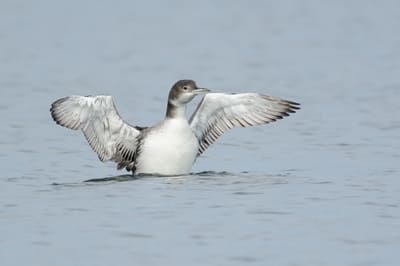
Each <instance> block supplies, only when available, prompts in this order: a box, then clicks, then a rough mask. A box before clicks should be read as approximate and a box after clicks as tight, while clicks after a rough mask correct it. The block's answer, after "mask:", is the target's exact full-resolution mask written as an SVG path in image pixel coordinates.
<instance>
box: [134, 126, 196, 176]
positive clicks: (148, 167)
mask: <svg viewBox="0 0 400 266" xmlns="http://www.w3.org/2000/svg"><path fill="white" fill-rule="evenodd" d="M198 145H199V144H198V140H197V138H196V136H195V135H194V134H193V131H192V129H191V127H190V126H189V124H188V122H187V121H186V119H167V120H165V121H164V122H163V124H162V125H160V126H158V127H156V129H155V130H154V131H153V132H150V133H149V134H148V135H147V136H146V137H145V139H144V142H143V144H142V147H141V149H140V154H139V157H138V158H137V162H136V173H138V174H139V173H146V174H160V175H183V174H188V173H190V170H191V168H192V165H193V163H194V161H195V159H196V156H197V151H198Z"/></svg>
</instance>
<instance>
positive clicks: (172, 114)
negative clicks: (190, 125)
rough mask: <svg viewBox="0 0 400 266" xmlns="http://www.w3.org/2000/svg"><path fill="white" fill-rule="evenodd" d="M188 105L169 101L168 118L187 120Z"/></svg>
mask: <svg viewBox="0 0 400 266" xmlns="http://www.w3.org/2000/svg"><path fill="white" fill-rule="evenodd" d="M185 112H186V104H177V103H174V102H172V101H168V106H167V113H166V115H165V116H166V118H185Z"/></svg>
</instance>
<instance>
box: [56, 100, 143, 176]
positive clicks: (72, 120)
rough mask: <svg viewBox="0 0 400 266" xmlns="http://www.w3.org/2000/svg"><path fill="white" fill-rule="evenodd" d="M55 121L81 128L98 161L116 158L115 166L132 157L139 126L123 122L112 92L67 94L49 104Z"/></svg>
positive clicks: (129, 162)
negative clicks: (108, 93) (105, 93)
mask: <svg viewBox="0 0 400 266" xmlns="http://www.w3.org/2000/svg"><path fill="white" fill-rule="evenodd" d="M50 112H51V116H52V117H53V119H54V121H55V122H56V123H57V124H59V125H61V126H64V127H67V128H70V129H73V130H79V129H80V130H82V132H83V135H84V136H85V138H86V140H87V141H88V143H89V145H90V147H91V148H92V149H93V151H95V152H96V153H97V155H98V157H99V159H100V160H101V161H109V160H112V161H115V162H117V163H118V168H119V169H121V168H123V167H128V166H129V165H130V164H132V163H133V162H134V160H135V152H136V149H137V145H138V136H139V135H140V132H141V130H140V129H142V128H137V127H134V126H131V125H129V124H127V123H126V122H124V121H123V120H122V118H121V117H120V115H119V114H118V111H117V109H116V107H115V104H114V101H113V100H112V97H111V96H103V95H102V96H93V97H91V96H69V97H64V98H61V99H59V100H57V101H55V102H54V103H53V104H52V105H51V109H50Z"/></svg>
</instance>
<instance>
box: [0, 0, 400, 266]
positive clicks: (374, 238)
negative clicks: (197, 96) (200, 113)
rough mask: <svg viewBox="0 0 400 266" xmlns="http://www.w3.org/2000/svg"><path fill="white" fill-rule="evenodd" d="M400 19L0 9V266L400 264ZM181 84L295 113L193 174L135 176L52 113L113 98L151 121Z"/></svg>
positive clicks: (396, 7)
mask: <svg viewBox="0 0 400 266" xmlns="http://www.w3.org/2000/svg"><path fill="white" fill-rule="evenodd" d="M399 12H400V4H399V3H398V2H397V1H384V2H379V3H378V2H374V1H335V2H332V1H318V2H316V1H301V2H299V1H281V2H279V3H278V2H273V1H254V2H251V3H248V2H240V1H233V2H232V1H219V2H215V1H202V2H198V3H189V2H182V1H168V3H166V2H162V1H159V2H153V1H152V2H148V3H132V2H129V1H119V2H113V3H111V2H109V3H107V2H103V1H101V2H99V1H85V2H81V1H65V2H61V3H60V2H55V1H48V0H43V1H23V0H19V1H2V2H1V3H0V88H1V97H0V114H1V115H0V122H1V125H2V129H1V130H0V161H1V163H0V165H1V171H0V228H1V229H0V264H1V265H7V266H8V265H41V266H43V265H111V264H113V265H127V264H130V265H243V264H252V265H307V266H308V265H398V263H399V256H398V248H399V246H400V220H399V219H400V211H399V202H400V196H399V195H400V181H399V180H400V179H399V170H400V167H399V159H400V140H399V136H400V116H399V115H398V113H399V107H400V105H399V103H398V99H399V93H398V92H399V89H400V71H399V70H400V65H399V62H400V35H399V34H398V29H399V28H400V16H399ZM182 78H191V79H195V80H196V81H197V83H198V84H199V86H204V87H208V88H210V89H212V90H214V91H226V92H243V91H257V92H260V93H264V94H269V95H274V96H279V97H283V98H287V99H290V100H294V101H298V102H300V103H301V104H302V109H301V110H300V111H299V112H298V113H296V114H294V115H292V116H290V117H288V118H285V119H284V120H282V121H279V122H276V123H273V124H270V125H268V126H264V127H256V128H251V129H237V130H232V131H231V132H228V133H227V134H225V135H224V136H222V137H221V138H220V139H219V140H218V141H217V143H216V144H214V145H212V146H211V147H210V148H209V149H208V150H207V151H206V152H205V154H204V156H202V157H201V158H199V159H198V160H197V162H196V165H195V166H194V168H193V174H191V175H188V176H180V177H154V176H153V177H152V176H147V177H138V178H131V177H130V176H128V175H126V172H122V171H121V172H118V171H117V170H115V167H114V165H112V164H102V163H101V162H99V161H98V159H97V157H96V155H95V154H94V153H93V152H91V150H90V147H89V146H88V145H87V144H86V142H85V140H84V138H83V136H82V135H81V134H79V133H78V132H73V131H70V130H66V129H64V128H61V127H59V126H57V125H55V123H54V122H53V121H52V120H51V118H50V115H49V111H48V110H49V107H50V104H51V102H52V101H54V100H55V99H57V98H60V97H63V96H66V95H71V94H82V95H89V94H111V95H113V97H114V100H115V102H116V104H117V106H118V109H119V111H120V113H121V115H122V116H123V117H124V118H125V119H126V120H127V121H129V122H131V123H136V124H138V125H142V126H144V125H151V124H153V123H155V122H157V121H159V120H160V119H162V118H163V116H164V113H165V108H166V106H165V105H166V103H165V101H166V96H167V93H168V89H169V87H170V86H171V85H172V84H173V83H174V82H175V81H176V80H178V79H182ZM192 108H193V107H192ZM93 179H95V181H93ZM85 180H92V181H91V182H84V181H85Z"/></svg>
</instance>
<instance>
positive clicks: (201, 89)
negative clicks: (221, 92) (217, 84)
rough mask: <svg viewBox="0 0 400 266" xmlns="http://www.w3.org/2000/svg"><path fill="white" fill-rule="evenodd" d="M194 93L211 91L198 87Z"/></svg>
mask: <svg viewBox="0 0 400 266" xmlns="http://www.w3.org/2000/svg"><path fill="white" fill-rule="evenodd" d="M192 92H193V93H194V94H203V93H207V92H210V90H209V89H206V88H196V89H195V90H193V91H192Z"/></svg>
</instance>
